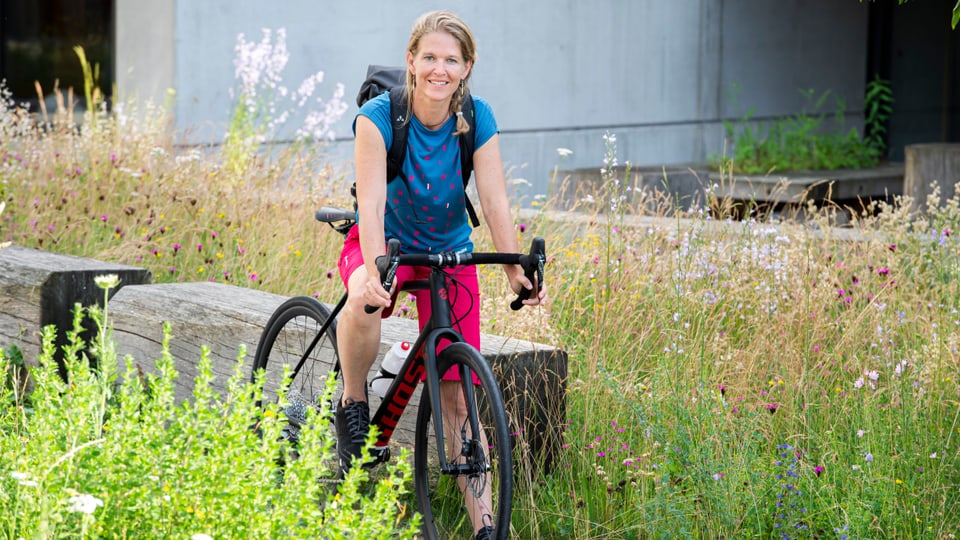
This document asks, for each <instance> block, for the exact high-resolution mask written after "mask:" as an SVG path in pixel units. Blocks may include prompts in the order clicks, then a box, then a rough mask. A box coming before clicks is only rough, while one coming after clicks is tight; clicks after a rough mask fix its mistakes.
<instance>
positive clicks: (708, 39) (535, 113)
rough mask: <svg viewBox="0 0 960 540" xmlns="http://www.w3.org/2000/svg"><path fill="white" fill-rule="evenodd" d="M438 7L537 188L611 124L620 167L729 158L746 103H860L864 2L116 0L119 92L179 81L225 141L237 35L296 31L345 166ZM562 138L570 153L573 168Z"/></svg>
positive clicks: (783, 110)
mask: <svg viewBox="0 0 960 540" xmlns="http://www.w3.org/2000/svg"><path fill="white" fill-rule="evenodd" d="M441 7H443V8H448V9H451V10H453V11H455V12H457V13H458V14H460V15H461V16H462V17H463V18H464V19H465V20H466V21H467V22H468V23H469V24H470V25H471V27H472V29H473V31H474V34H475V36H476V38H477V41H478V48H479V59H478V62H477V64H476V66H475V71H474V76H473V91H474V92H475V93H476V94H478V95H482V96H484V97H485V98H487V99H488V100H489V101H490V102H491V103H492V104H493V106H494V107H495V111H496V114H497V117H498V120H499V123H500V128H501V133H502V135H501V139H502V147H503V148H502V150H503V156H504V159H505V161H506V162H507V166H508V167H510V168H511V173H510V174H511V176H513V177H514V178H518V177H519V178H525V179H527V180H528V181H530V182H531V183H532V184H533V188H532V189H531V190H529V193H542V192H544V191H545V190H546V186H547V181H548V179H549V177H550V174H551V171H552V170H553V169H554V168H555V167H557V166H558V165H559V166H561V167H563V168H579V167H594V166H600V165H601V163H602V159H603V155H604V142H603V138H602V136H603V134H604V133H605V132H607V131H609V132H611V133H614V134H616V136H617V141H618V150H619V151H618V159H619V161H620V163H623V162H626V161H630V162H631V163H634V164H637V165H653V166H656V165H660V164H667V163H684V162H694V161H704V160H706V159H707V157H708V156H709V155H711V154H714V153H720V152H722V150H723V128H722V124H721V122H722V120H723V119H737V118H740V117H742V116H743V114H745V113H746V111H747V109H748V108H754V109H755V115H757V116H759V117H771V116H777V115H788V114H792V113H796V112H798V111H800V110H802V109H803V107H805V106H807V105H808V102H807V101H806V99H805V98H804V97H803V96H802V95H801V93H800V92H799V89H802V88H812V89H815V90H817V91H818V92H820V91H823V90H828V89H829V90H831V91H832V92H833V93H834V95H837V96H840V97H842V98H843V99H844V100H845V102H846V106H847V109H848V110H849V111H854V112H856V113H859V111H860V110H861V108H862V96H863V90H864V79H865V55H866V43H867V35H866V33H867V7H866V5H863V4H861V3H859V2H852V1H848V2H837V1H836V0H778V1H777V2H771V1H769V0H673V1H666V0H659V1H658V0H596V1H593V2H579V1H575V0H526V1H524V2H511V1H508V0H490V1H487V2H469V1H466V0H449V1H446V2H438V1H431V0H413V1H405V2H387V1H383V2H376V1H374V2H343V1H332V0H324V1H317V0H278V1H274V2H263V1H261V0H205V1H204V2H191V1H187V0H170V1H169V2H151V1H149V0H117V35H118V54H117V59H118V60H117V61H118V65H117V66H116V69H117V74H118V81H119V86H120V90H121V92H122V93H123V94H125V95H130V94H133V93H137V94H139V95H141V96H147V95H152V96H154V99H155V100H156V101H158V102H159V101H162V99H163V95H162V92H163V89H162V88H161V87H162V85H163V84H166V83H167V82H169V84H171V85H172V86H173V87H175V88H176V95H177V99H176V104H175V108H174V109H173V110H174V113H175V115H176V122H177V126H178V127H179V128H180V129H181V130H183V131H184V132H187V131H189V139H190V140H192V141H219V140H222V137H223V133H224V131H225V123H226V120H227V118H228V117H229V113H230V111H231V108H232V99H231V95H230V89H231V88H232V87H234V86H235V81H234V73H233V63H232V62H233V49H234V46H235V44H236V40H237V35H238V34H239V33H244V34H245V36H246V39H247V40H248V41H258V40H259V39H260V36H261V29H262V28H272V29H277V28H285V29H286V31H287V47H288V49H289V52H290V63H289V64H288V66H287V69H286V71H285V72H284V82H285V83H286V84H288V85H290V86H295V85H296V84H298V83H299V81H301V80H302V79H303V78H304V77H306V76H307V75H309V74H311V73H313V72H315V71H317V70H322V71H324V73H325V75H326V79H325V83H324V84H323V85H322V86H321V87H320V88H319V89H318V93H319V94H320V95H330V93H332V91H333V87H334V83H335V82H342V83H344V84H345V85H346V96H347V99H348V101H349V103H350V105H351V107H350V109H349V110H348V111H347V114H346V115H345V117H344V119H343V120H341V122H340V123H339V125H338V126H337V129H336V134H337V138H338V141H337V142H336V143H334V144H333V145H332V154H333V156H335V159H346V158H347V157H349V156H350V155H351V150H352V148H351V138H352V134H351V130H350V126H351V120H352V117H353V115H354V113H355V112H356V107H355V105H354V104H353V98H354V96H355V95H356V91H357V89H358V88H359V84H360V82H361V81H362V79H363V77H364V74H365V69H366V66H367V64H369V63H381V64H398V63H402V62H403V58H404V48H405V46H406V41H407V38H408V35H409V30H410V26H411V24H412V22H413V20H414V19H415V18H416V17H417V16H418V15H419V14H421V13H422V12H424V11H427V10H430V9H437V8H441ZM131 68H133V69H132V70H131ZM171 69H172V77H171V76H170V75H169V71H170V70H171ZM735 85H737V86H738V87H739V91H738V93H736V95H735V97H734V92H733V88H734V86H735ZM853 116H857V115H853ZM850 122H851V124H850V125H851V126H853V125H858V124H857V118H855V117H851V119H850ZM559 147H564V148H569V149H571V150H573V155H571V156H569V157H567V158H564V160H563V161H562V162H561V161H560V159H559V157H558V155H557V151H556V149H557V148H559Z"/></svg>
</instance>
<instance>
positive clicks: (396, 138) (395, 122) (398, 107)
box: [387, 86, 407, 184]
mask: <svg viewBox="0 0 960 540" xmlns="http://www.w3.org/2000/svg"><path fill="white" fill-rule="evenodd" d="M390 125H391V126H393V142H392V143H391V144H390V149H389V150H387V183H388V184H389V183H390V182H393V180H394V178H396V177H397V176H399V175H401V174H403V160H404V159H405V158H406V156H407V90H406V88H405V87H403V86H395V87H393V88H391V89H390Z"/></svg>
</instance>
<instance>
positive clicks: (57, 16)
mask: <svg viewBox="0 0 960 540" xmlns="http://www.w3.org/2000/svg"><path fill="white" fill-rule="evenodd" d="M78 45H79V46H81V47H83V49H84V53H85V55H86V57H87V61H88V62H89V63H90V65H91V68H94V67H95V66H97V65H99V78H98V79H97V80H96V81H95V84H96V85H97V86H98V87H100V88H101V90H102V91H103V92H104V93H105V94H106V95H107V96H109V95H110V94H111V90H110V89H111V88H112V87H113V0H0V78H2V79H4V80H5V81H6V87H7V89H9V90H10V91H11V92H12V93H13V96H14V99H15V101H17V102H18V103H19V102H24V101H26V102H29V103H30V104H31V106H30V109H31V110H32V111H36V110H37V104H38V101H39V98H38V94H37V90H36V84H35V82H37V83H40V87H41V88H42V90H43V94H44V97H45V99H46V102H47V105H48V108H49V109H50V110H51V111H52V110H54V108H55V101H54V100H53V99H52V95H53V88H54V84H55V82H56V81H59V88H60V89H61V90H62V91H63V92H64V97H66V91H67V89H68V88H71V87H72V88H73V92H74V98H75V102H76V104H77V105H78V106H80V107H83V106H85V103H84V98H83V70H82V69H81V67H80V60H79V58H77V54H76V53H75V52H74V47H76V46H78Z"/></svg>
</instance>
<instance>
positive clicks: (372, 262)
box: [353, 116, 390, 307]
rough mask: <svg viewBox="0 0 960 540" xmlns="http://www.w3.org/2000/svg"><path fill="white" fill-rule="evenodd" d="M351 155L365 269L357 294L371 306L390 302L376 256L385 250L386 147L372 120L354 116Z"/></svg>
mask: <svg viewBox="0 0 960 540" xmlns="http://www.w3.org/2000/svg"><path fill="white" fill-rule="evenodd" d="M353 148H354V150H353V154H354V155H353V158H354V162H355V164H356V169H357V212H358V213H359V215H360V223H359V225H358V226H359V227H360V249H361V251H362V252H363V264H364V267H365V268H366V270H367V283H366V286H365V288H364V290H363V291H362V292H361V294H362V295H363V296H364V299H365V300H366V303H367V304H368V305H371V306H380V307H387V306H389V305H390V293H389V292H388V291H385V290H384V289H383V286H382V285H381V284H380V279H379V276H380V274H379V272H378V271H377V264H376V258H377V257H378V256H380V255H383V254H384V253H385V249H384V244H385V242H386V240H385V237H384V234H383V212H384V208H385V206H386V203H387V199H386V197H387V180H386V176H387V150H386V146H385V144H384V140H383V135H382V134H381V133H380V130H379V129H377V126H376V125H375V124H374V123H373V121H372V120H370V119H369V118H367V117H366V116H358V117H357V123H356V140H355V141H354V147H353Z"/></svg>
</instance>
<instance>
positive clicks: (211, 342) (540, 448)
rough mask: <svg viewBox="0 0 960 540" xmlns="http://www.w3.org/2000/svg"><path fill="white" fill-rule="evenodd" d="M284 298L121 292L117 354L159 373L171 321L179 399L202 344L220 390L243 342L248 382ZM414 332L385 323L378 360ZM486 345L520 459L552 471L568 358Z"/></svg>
mask: <svg viewBox="0 0 960 540" xmlns="http://www.w3.org/2000/svg"><path fill="white" fill-rule="evenodd" d="M285 300H287V297H285V296H280V295H275V294H270V293H265V292H261V291H256V290H252V289H245V288H241V287H235V286H232V285H224V284H218V283H211V282H197V283H177V284H157V285H143V286H133V287H124V288H123V289H121V290H120V291H119V292H118V293H117V294H116V295H115V296H114V297H113V299H111V301H110V316H111V319H112V320H113V325H114V330H113V333H114V338H115V340H116V342H117V352H118V353H119V354H120V355H121V356H122V355H125V354H130V355H132V356H133V358H134V359H135V360H136V361H137V363H139V364H140V365H141V367H142V369H144V370H145V371H151V370H154V369H155V365H156V360H157V359H159V358H160V357H161V352H162V340H163V325H164V322H169V323H170V324H171V333H172V337H171V340H170V352H171V354H172V356H173V357H174V359H175V363H176V368H177V372H178V373H179V378H178V380H177V381H176V383H175V394H176V397H177V399H178V400H183V399H187V398H189V397H190V395H191V393H192V391H193V384H194V379H195V377H196V375H197V369H196V365H197V362H198V361H199V359H200V354H201V350H200V347H201V346H206V347H208V348H209V351H210V352H209V355H210V358H211V359H212V364H213V371H214V375H215V377H216V380H215V381H214V388H215V389H216V390H218V391H220V392H222V391H224V389H225V385H226V382H227V380H228V379H229V377H230V376H231V375H233V373H234V370H235V368H236V363H237V358H238V351H239V347H240V344H244V345H246V356H245V358H244V366H245V372H244V376H245V377H247V378H249V375H250V373H251V371H252V364H253V356H254V354H255V352H256V347H257V343H258V341H259V338H260V333H261V332H262V330H263V327H264V326H265V325H266V323H267V320H268V319H269V318H270V315H271V314H272V313H273V311H274V310H275V309H276V308H277V307H278V306H279V305H280V304H281V303H283V302H284V301H285ZM331 307H332V306H331ZM416 335H417V323H416V321H412V320H407V319H401V318H397V317H391V318H389V319H386V320H384V323H383V333H382V343H381V347H380V352H381V355H380V356H381V358H382V356H383V354H384V353H385V352H386V351H387V350H388V349H389V348H390V346H391V345H392V344H393V343H395V342H397V341H401V340H405V341H412V340H413V339H415V337H416ZM481 345H482V348H481V352H482V353H483V354H484V356H485V357H486V358H487V359H488V360H489V361H490V362H491V365H492V366H493V368H494V371H495V372H496V373H497V374H498V377H499V380H500V381H501V388H502V390H503V393H504V399H505V401H506V402H507V408H508V413H509V414H510V417H511V422H512V425H513V427H514V430H515V433H516V434H517V439H518V440H519V441H520V443H521V444H522V445H524V449H525V450H526V452H524V453H523V455H524V456H529V458H530V461H531V463H534V464H537V465H543V464H546V466H547V467H549V466H550V464H551V463H552V462H553V460H554V459H555V458H556V457H557V452H558V451H559V448H560V444H561V443H560V441H561V435H562V429H563V424H564V423H565V421H566V395H565V394H566V380H567V356H566V354H565V353H564V352H563V351H561V350H559V349H556V348H554V347H550V346H547V345H541V344H537V343H531V342H527V341H523V340H517V339H508V338H503V337H500V336H492V335H486V334H485V335H483V336H482V337H481ZM377 365H379V359H378V360H377ZM377 365H375V366H374V369H373V370H371V376H372V374H373V372H375V371H376V368H377ZM370 400H371V407H376V406H377V405H379V400H378V399H377V398H376V396H375V395H374V394H373V393H371V394H370ZM418 403H419V390H418V394H417V395H414V397H413V399H412V400H411V403H410V406H409V407H408V409H407V410H406V412H405V413H404V415H403V417H402V418H401V421H400V424H399V425H398V427H397V430H396V431H395V432H394V440H395V441H396V442H397V443H398V444H402V445H405V446H408V447H412V445H413V432H414V426H415V420H416V413H417V404H418Z"/></svg>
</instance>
